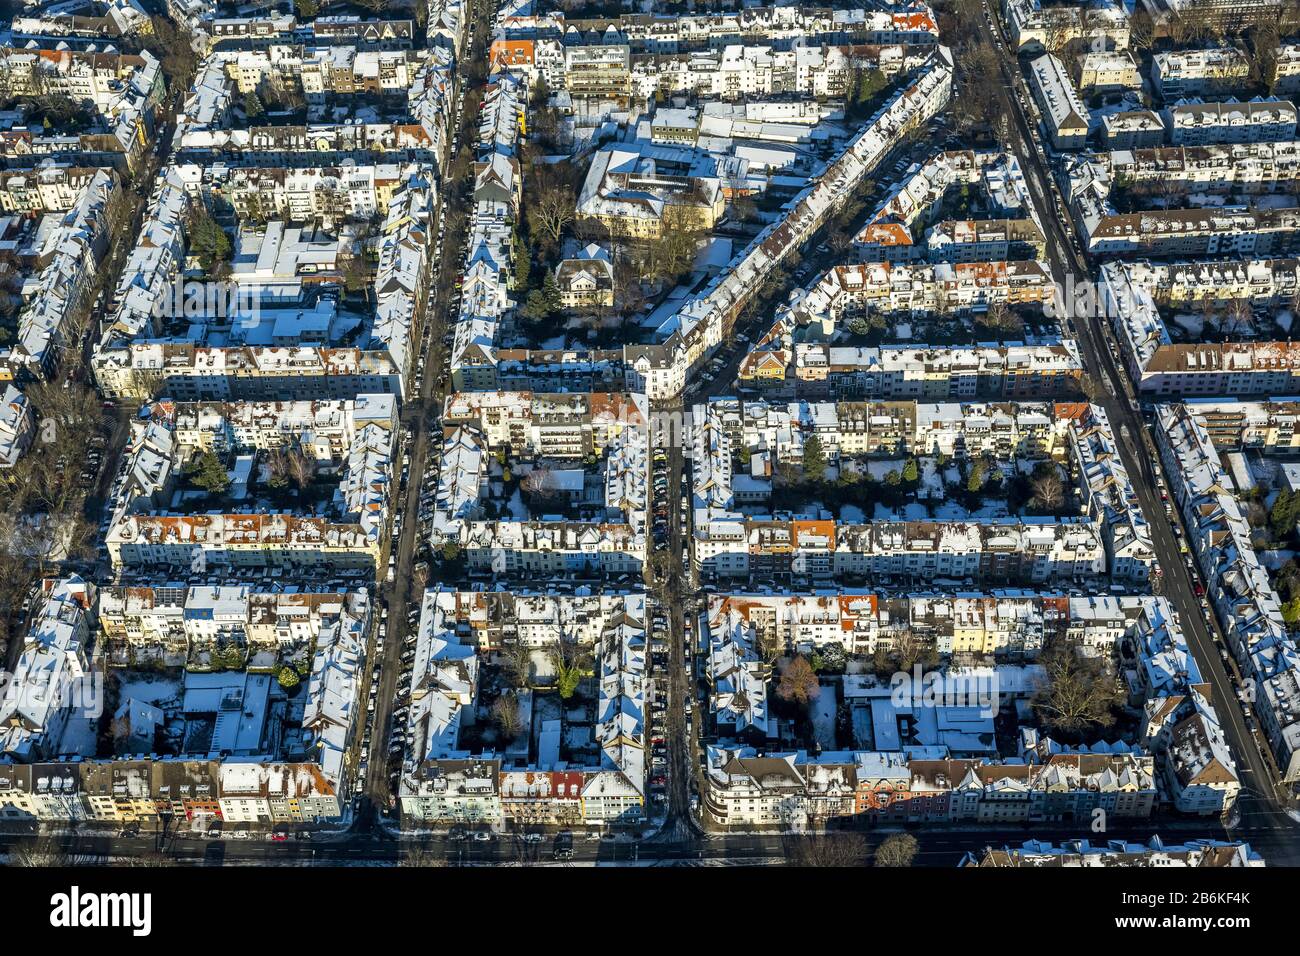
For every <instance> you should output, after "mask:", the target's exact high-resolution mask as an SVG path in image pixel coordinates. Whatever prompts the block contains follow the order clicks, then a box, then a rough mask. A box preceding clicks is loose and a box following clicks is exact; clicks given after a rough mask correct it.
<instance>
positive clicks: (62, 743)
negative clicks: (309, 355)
mask: <svg viewBox="0 0 1300 956" xmlns="http://www.w3.org/2000/svg"><path fill="white" fill-rule="evenodd" d="M98 740H99V718H98V717H85V716H82V715H81V714H79V713H78V714H75V715H74V716H72V717H69V718H68V725H67V726H66V727H65V728H64V729H63V735H62V736H61V737H60V738H59V753H61V754H67V755H69V756H81V757H93V756H95V754H96V752H97V750H98V749H99V744H98Z"/></svg>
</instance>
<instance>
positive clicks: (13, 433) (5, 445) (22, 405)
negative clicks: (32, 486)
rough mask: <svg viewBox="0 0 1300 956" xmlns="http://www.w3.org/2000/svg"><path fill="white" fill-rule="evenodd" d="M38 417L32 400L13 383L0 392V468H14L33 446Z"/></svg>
mask: <svg viewBox="0 0 1300 956" xmlns="http://www.w3.org/2000/svg"><path fill="white" fill-rule="evenodd" d="M35 433H36V418H35V416H33V415H32V407H31V402H30V401H28V399H27V396H26V395H24V394H23V393H22V392H20V391H18V389H17V388H15V387H14V386H13V384H12V383H7V384H6V385H5V387H4V392H3V393H0V469H3V468H12V467H13V466H14V465H16V464H18V459H19V458H21V457H22V456H23V453H24V452H26V451H27V449H28V448H30V447H31V444H32V437H33V436H34V435H35Z"/></svg>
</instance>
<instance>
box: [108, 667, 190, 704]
mask: <svg viewBox="0 0 1300 956" xmlns="http://www.w3.org/2000/svg"><path fill="white" fill-rule="evenodd" d="M118 687H119V689H120V690H119V695H118V699H119V700H126V699H127V698H128V697H131V698H133V699H135V700H139V701H143V702H144V703H146V704H157V703H158V702H160V701H164V700H169V699H171V698H173V697H179V696H180V695H181V681H180V680H178V679H177V678H174V677H167V676H165V675H163V674H141V673H132V674H131V675H130V676H128V677H123V678H121V680H120V682H119V684H118Z"/></svg>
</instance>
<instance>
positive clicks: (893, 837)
mask: <svg viewBox="0 0 1300 956" xmlns="http://www.w3.org/2000/svg"><path fill="white" fill-rule="evenodd" d="M916 850H917V845H916V837H914V836H912V834H910V833H892V834H890V835H889V836H887V837H885V839H884V840H883V841H882V842H881V844H880V846H878V847H876V859H875V864H876V866H911V865H912V861H913V860H914V859H916Z"/></svg>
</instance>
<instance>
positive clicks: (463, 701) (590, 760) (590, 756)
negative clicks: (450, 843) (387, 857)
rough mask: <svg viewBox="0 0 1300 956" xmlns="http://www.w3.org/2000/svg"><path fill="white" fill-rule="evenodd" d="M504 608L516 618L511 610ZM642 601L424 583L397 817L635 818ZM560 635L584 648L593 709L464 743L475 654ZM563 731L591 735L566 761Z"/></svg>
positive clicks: (475, 698)
mask: <svg viewBox="0 0 1300 956" xmlns="http://www.w3.org/2000/svg"><path fill="white" fill-rule="evenodd" d="M512 610H513V611H518V612H520V614H521V615H522V617H521V618H513V617H512V616H511V611H512ZM646 610H647V600H646V597H645V595H641V594H627V595H614V594H606V595H602V596H600V597H572V598H570V597H558V596H542V595H524V594H509V593H504V592H493V593H486V592H456V591H445V590H441V589H434V590H430V591H426V592H425V595H424V599H423V603H422V605H421V610H420V623H419V629H418V631H417V635H416V645H415V659H414V663H413V665H412V674H411V687H410V698H411V704H410V712H409V718H408V741H409V745H408V748H407V759H406V760H405V762H404V763H403V767H402V780H401V784H400V793H399V798H398V799H399V804H400V807H401V812H402V816H403V819H404V821H405V822H406V823H408V824H409V825H412V826H426V825H429V824H443V825H445V824H448V823H465V822H485V823H493V824H496V823H502V822H507V821H509V822H512V823H515V824H518V825H522V824H550V825H572V824H578V823H587V824H593V823H594V824H610V823H630V822H636V821H639V820H642V819H644V816H645V791H646V787H647V783H648V781H647V767H648V756H647V753H646V743H647V742H646V740H645V733H646V715H647V708H648V706H649V704H650V694H651V691H650V688H649V683H648V680H647V672H646V654H647V647H646V644H647V631H646ZM557 642H562V643H565V644H569V645H572V646H574V647H577V648H581V649H584V650H585V651H587V652H589V653H590V654H591V656H592V659H593V661H594V669H595V671H596V678H597V681H598V684H599V690H598V699H597V702H596V705H595V709H594V713H590V714H589V715H582V716H579V715H576V714H572V713H569V714H566V715H563V716H557V717H556V719H554V720H547V721H545V722H540V723H541V725H540V727H535V728H529V729H526V730H525V732H524V739H523V740H522V741H517V742H516V743H515V744H514V745H511V746H509V747H507V748H506V749H505V752H504V753H500V754H491V753H484V754H482V755H481V756H476V755H474V754H472V753H471V752H470V751H468V750H465V749H462V743H461V736H460V735H461V729H462V725H463V724H468V723H470V722H471V721H473V720H474V717H473V716H472V714H473V711H474V708H475V704H476V703H478V704H479V706H483V704H482V703H481V702H480V692H481V690H482V688H481V686H480V681H479V667H478V657H477V653H478V651H480V650H483V651H486V650H487V649H489V648H490V647H492V646H493V645H494V644H496V645H497V646H500V647H512V646H522V647H540V648H546V647H553V646H555V645H556V643H557ZM519 696H520V697H522V698H524V699H523V700H522V701H521V702H520V705H519V706H520V707H521V709H522V708H531V706H532V701H531V698H530V697H529V696H528V692H527V691H524V692H521V693H520V695H519ZM566 730H574V731H575V732H577V733H580V734H581V733H582V732H583V731H586V732H588V733H589V738H588V739H589V740H590V741H591V744H590V746H588V747H586V748H577V747H574V748H572V756H571V757H570V759H567V760H561V757H560V746H561V738H562V736H563V735H564V734H565V732H566ZM534 737H535V740H530V738H534ZM534 754H535V756H533V755H534Z"/></svg>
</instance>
